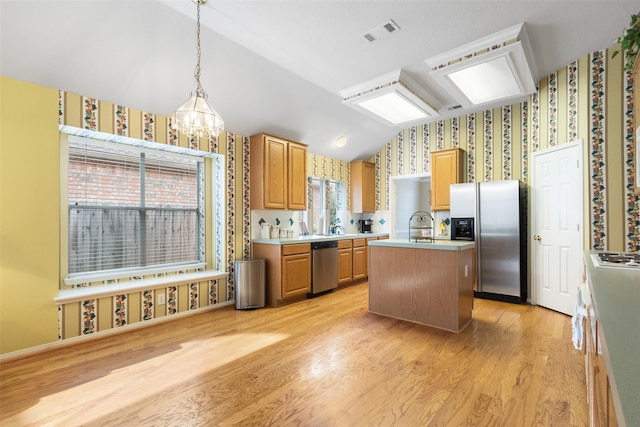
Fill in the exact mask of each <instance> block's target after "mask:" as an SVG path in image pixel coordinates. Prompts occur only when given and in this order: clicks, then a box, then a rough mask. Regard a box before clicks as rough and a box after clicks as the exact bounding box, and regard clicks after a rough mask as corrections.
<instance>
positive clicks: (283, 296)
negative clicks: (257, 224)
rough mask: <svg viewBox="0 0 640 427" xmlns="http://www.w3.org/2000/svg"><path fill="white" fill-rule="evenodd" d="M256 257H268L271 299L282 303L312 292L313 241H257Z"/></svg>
mask: <svg viewBox="0 0 640 427" xmlns="http://www.w3.org/2000/svg"><path fill="white" fill-rule="evenodd" d="M253 256H254V257H255V258H264V259H265V260H266V267H267V268H266V270H267V277H266V279H267V280H266V282H267V300H268V302H269V305H271V306H278V305H282V304H284V303H287V302H291V301H295V300H297V299H301V298H304V297H306V295H307V293H309V292H311V244H309V243H300V244H292V245H270V244H264V243H254V244H253Z"/></svg>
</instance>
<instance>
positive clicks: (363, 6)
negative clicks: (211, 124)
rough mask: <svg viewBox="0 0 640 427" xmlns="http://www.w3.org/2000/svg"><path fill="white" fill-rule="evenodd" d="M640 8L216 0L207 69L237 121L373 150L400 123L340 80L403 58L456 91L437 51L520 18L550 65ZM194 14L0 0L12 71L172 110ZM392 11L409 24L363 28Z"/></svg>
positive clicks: (188, 57) (597, 41)
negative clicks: (438, 64) (344, 95)
mask: <svg viewBox="0 0 640 427" xmlns="http://www.w3.org/2000/svg"><path fill="white" fill-rule="evenodd" d="M639 10H640V2H638V1H637V0H636V1H615V0H606V1H558V0H554V1H534V0H528V1H525V0H523V1H479V0H478V1H455V0H453V1H451V0H449V1H415V0H414V1H395V0H394V1H366V0H350V1H349V0H347V1H337V0H335V1H304V0H297V1H276V0H272V1H270V0H263V1H239V0H234V1H221V0H220V1H219V0H209V1H208V3H207V4H206V5H204V6H203V7H202V11H201V22H202V26H203V28H202V78H201V82H202V85H203V87H204V89H205V91H206V92H207V93H208V94H209V100H210V101H211V104H212V105H213V106H214V108H215V109H216V110H217V111H218V112H219V113H220V114H221V115H222V117H223V118H224V120H225V127H226V129H227V130H228V131H230V132H235V133H238V134H241V135H245V136H249V135H252V134H254V133H258V132H268V133H271V134H275V135H278V136H281V137H284V138H289V139H293V140H298V141H301V142H304V143H306V144H309V151H311V152H313V153H318V154H322V155H326V156H331V157H334V158H338V159H342V160H347V161H349V160H353V159H367V158H369V157H370V156H372V155H373V154H374V153H375V152H377V151H378V150H379V149H380V148H381V147H382V146H384V145H385V144H386V143H387V142H389V140H391V139H392V138H393V137H394V136H395V135H396V134H397V132H398V131H399V129H398V128H390V127H387V126H385V125H382V124H380V123H379V122H377V121H375V120H373V119H371V118H369V117H367V116H365V115H362V114H360V113H358V112H356V111H354V110H352V109H351V108H349V107H347V106H345V105H343V104H342V99H341V97H340V95H339V91H340V90H343V89H345V88H348V87H350V86H353V85H355V84H358V83H361V82H363V81H366V80H370V79H372V78H375V77H378V76H380V75H382V74H385V73H388V72H390V71H393V70H396V69H399V68H403V69H404V70H406V71H407V72H408V73H409V74H410V75H411V77H413V78H414V79H415V80H417V81H419V82H420V83H422V84H424V85H425V86H426V87H427V88H428V89H429V90H431V91H432V92H433V93H434V95H435V96H438V97H440V98H441V99H440V101H441V102H446V99H445V98H446V95H445V94H443V93H439V92H438V90H437V88H433V87H431V86H432V82H430V81H429V77H428V76H427V75H426V73H427V72H428V71H429V70H428V68H427V66H426V64H425V63H424V60H425V59H427V58H430V57H432V56H435V55H438V54H441V53H443V52H445V51H447V50H449V49H453V48H455V47H458V46H460V45H463V44H465V43H468V42H471V41H473V40H476V39H479V38H481V37H484V36H486V35H489V34H492V33H495V32H497V31H500V30H503V29H505V28H507V27H510V26H512V25H515V24H517V23H520V22H525V24H526V29H527V32H528V34H529V37H530V40H531V44H532V48H533V53H534V57H535V60H536V65H537V69H538V74H539V77H544V76H547V75H548V74H550V73H552V72H554V71H556V70H558V69H560V68H562V67H563V66H565V65H567V64H569V63H570V62H572V61H573V60H575V59H578V58H580V57H581V56H583V55H584V54H586V53H589V52H592V51H595V50H600V49H604V48H607V47H610V46H611V45H612V44H613V42H614V39H615V38H616V37H618V36H619V35H620V34H621V33H622V31H623V30H624V28H626V27H627V26H628V25H629V22H630V16H631V15H632V14H634V13H638V11H639ZM195 15H196V7H195V5H194V3H192V1H191V0H156V1H153V0H127V1H124V0H122V1H118V0H76V1H62V0H42V1H33V0H18V1H11V0H0V27H1V29H0V61H1V62H0V72H1V74H2V75H4V76H8V77H13V78H17V79H21V80H26V81H29V82H33V83H37V84H41V85H44V86H48V87H52V88H56V89H62V90H65V91H69V92H73V93H77V94H81V95H85V96H90V97H95V98H98V99H101V100H104V101H109V102H113V103H117V104H120V105H126V106H129V107H131V108H135V109H138V110H142V111H147V112H152V113H156V114H161V115H166V116H169V115H171V114H172V112H173V110H174V109H175V108H177V107H178V106H179V105H180V104H182V102H183V101H184V100H185V99H186V98H187V97H188V95H189V92H191V91H192V90H194V88H195V85H194V81H193V77H192V76H193V69H194V66H195ZM388 19H393V20H394V21H395V22H396V23H397V24H398V25H399V26H400V28H401V30H400V31H399V32H397V33H396V34H394V35H392V36H391V37H389V38H386V39H381V40H378V41H376V42H372V43H370V42H368V41H367V40H365V39H364V38H363V37H362V36H363V34H364V33H366V32H367V31H368V30H370V29H372V28H374V27H376V26H378V25H380V24H382V23H383V22H385V21H387V20H388ZM27 101H28V100H27ZM339 136H346V137H347V138H348V143H347V145H346V146H345V147H343V148H338V147H337V146H336V145H335V140H336V139H337V138H338V137H339Z"/></svg>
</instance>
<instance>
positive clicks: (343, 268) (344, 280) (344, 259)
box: [338, 240, 353, 286]
mask: <svg viewBox="0 0 640 427" xmlns="http://www.w3.org/2000/svg"><path fill="white" fill-rule="evenodd" d="M351 245H352V241H351V240H338V286H341V285H346V284H349V283H351V281H352V280H353V253H352V247H351Z"/></svg>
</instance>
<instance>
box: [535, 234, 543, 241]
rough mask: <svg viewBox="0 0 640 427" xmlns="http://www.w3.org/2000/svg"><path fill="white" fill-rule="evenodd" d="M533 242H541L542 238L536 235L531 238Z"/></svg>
mask: <svg viewBox="0 0 640 427" xmlns="http://www.w3.org/2000/svg"><path fill="white" fill-rule="evenodd" d="M533 240H537V241H538V242H539V241H540V240H542V237H540V236H538V235H536V236H533Z"/></svg>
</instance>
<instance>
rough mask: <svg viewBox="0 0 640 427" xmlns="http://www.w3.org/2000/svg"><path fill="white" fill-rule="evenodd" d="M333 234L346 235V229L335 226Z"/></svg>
mask: <svg viewBox="0 0 640 427" xmlns="http://www.w3.org/2000/svg"><path fill="white" fill-rule="evenodd" d="M333 234H344V227H343V226H341V225H334V226H333Z"/></svg>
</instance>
